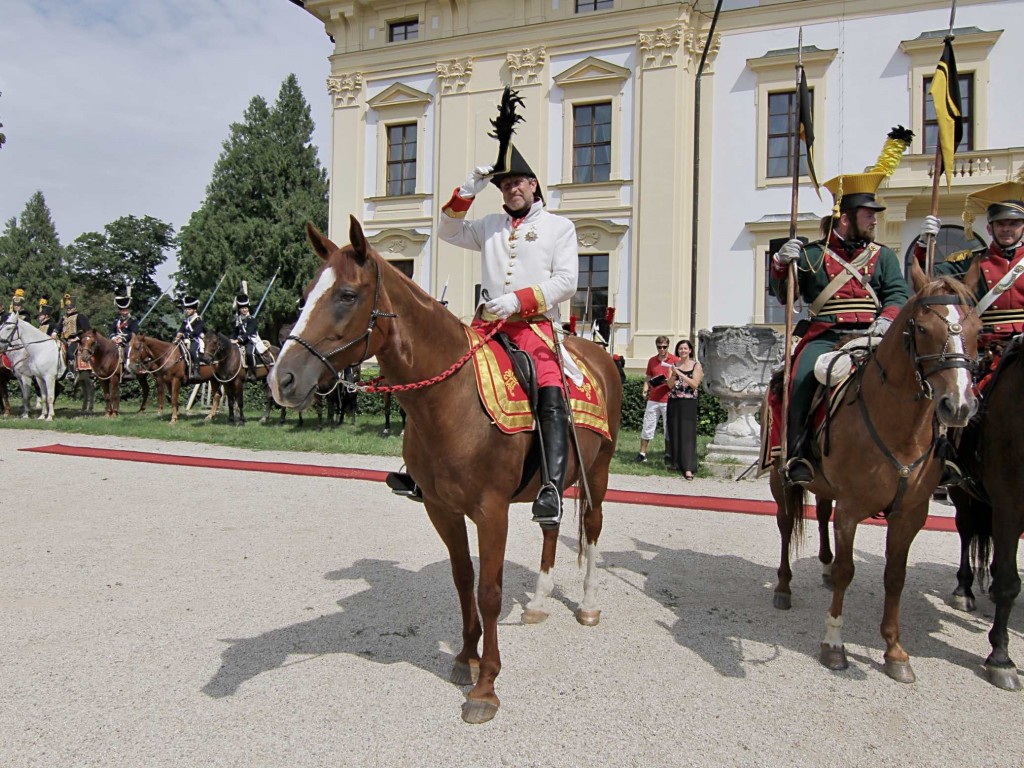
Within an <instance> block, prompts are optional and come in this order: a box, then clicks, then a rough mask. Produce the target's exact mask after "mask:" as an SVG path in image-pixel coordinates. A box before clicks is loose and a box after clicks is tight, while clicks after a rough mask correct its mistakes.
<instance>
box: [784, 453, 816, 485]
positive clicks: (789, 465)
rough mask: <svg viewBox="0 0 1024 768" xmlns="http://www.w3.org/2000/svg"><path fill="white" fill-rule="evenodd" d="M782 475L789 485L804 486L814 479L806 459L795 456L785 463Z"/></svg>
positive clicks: (812, 470)
mask: <svg viewBox="0 0 1024 768" xmlns="http://www.w3.org/2000/svg"><path fill="white" fill-rule="evenodd" d="M782 474H783V476H784V477H785V478H786V482H788V483H789V484H790V485H806V484H807V483H809V482H811V481H812V480H813V479H814V467H813V466H811V462H809V461H808V460H807V459H803V458H800V457H799V456H796V457H794V458H792V459H790V460H789V461H787V462H786V466H785V467H784V468H783V470H782Z"/></svg>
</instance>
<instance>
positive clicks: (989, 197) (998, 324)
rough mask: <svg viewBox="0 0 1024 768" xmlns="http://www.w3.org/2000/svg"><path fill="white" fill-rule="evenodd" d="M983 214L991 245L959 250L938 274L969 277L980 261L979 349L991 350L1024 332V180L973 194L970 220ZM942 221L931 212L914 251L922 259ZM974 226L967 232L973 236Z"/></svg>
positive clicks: (967, 215)
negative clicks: (971, 270) (927, 245)
mask: <svg viewBox="0 0 1024 768" xmlns="http://www.w3.org/2000/svg"><path fill="white" fill-rule="evenodd" d="M978 212H984V213H985V215H986V217H987V219H988V233H989V236H990V237H991V238H992V241H991V242H990V243H989V245H988V247H987V248H980V249H978V250H977V251H970V250H965V251H958V252H957V253H953V254H950V255H949V256H948V257H947V258H946V260H945V261H944V262H942V263H941V264H936V265H935V267H934V269H933V272H934V274H935V275H936V276H939V275H950V276H952V277H955V278H958V279H963V277H964V275H966V274H967V271H968V270H969V269H970V267H971V264H972V263H973V262H974V261H977V262H978V267H979V268H980V272H981V276H980V279H979V280H978V287H977V298H978V304H977V307H976V308H975V311H976V312H977V313H978V316H979V317H980V318H981V324H982V332H981V335H980V336H979V337H978V349H979V351H983V350H990V349H991V348H992V347H993V346H995V342H1003V341H1008V340H1009V339H1010V338H1011V337H1012V336H1014V335H1016V334H1018V333H1022V332H1024V279H1021V275H1024V184H1022V183H1021V182H1017V181H1008V182H1004V183H1002V184H996V185H995V186H992V187H988V188H987V189H983V190H981V191H980V192H975V193H974V194H972V195H968V196H967V201H966V207H965V209H964V221H965V222H971V221H973V219H974V216H975V215H976V214H977V213H978ZM940 226H941V222H940V220H939V218H938V217H937V216H926V217H925V220H924V224H922V225H921V237H920V238H919V239H918V241H917V244H916V247H915V249H914V252H915V255H916V256H917V258H918V259H919V260H921V261H922V262H923V261H924V258H925V253H926V245H925V243H926V242H927V240H926V238H927V237H928V236H929V235H932V236H934V235H936V234H938V231H939V227H940ZM972 234H973V233H972V232H970V226H969V225H968V230H967V231H966V232H965V235H966V236H967V237H968V238H970V237H971V236H972Z"/></svg>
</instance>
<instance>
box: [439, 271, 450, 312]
mask: <svg viewBox="0 0 1024 768" xmlns="http://www.w3.org/2000/svg"><path fill="white" fill-rule="evenodd" d="M451 279H452V276H451V273H450V272H449V273H448V277H446V278H445V279H444V288H442V289H441V298H440V302H441V303H442V304H444V305H445V306H446V307H447V306H448V302H446V301H445V300H444V297H445V295H447V293H448V281H449V280H451Z"/></svg>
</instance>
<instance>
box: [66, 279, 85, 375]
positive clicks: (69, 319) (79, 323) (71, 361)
mask: <svg viewBox="0 0 1024 768" xmlns="http://www.w3.org/2000/svg"><path fill="white" fill-rule="evenodd" d="M61 304H62V305H63V307H64V322H63V324H62V326H61V332H60V338H61V340H62V341H63V342H64V343H65V344H66V345H67V355H66V357H67V363H68V370H69V371H74V370H77V368H76V366H75V355H76V354H77V353H78V339H79V338H80V337H81V335H82V334H83V333H85V332H86V331H88V330H89V328H90V325H89V317H88V316H87V315H86V314H85V313H84V312H79V311H78V307H77V306H75V297H74V296H72V295H71V294H70V293H65V294H64V298H63V299H61Z"/></svg>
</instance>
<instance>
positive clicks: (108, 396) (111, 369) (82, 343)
mask: <svg viewBox="0 0 1024 768" xmlns="http://www.w3.org/2000/svg"><path fill="white" fill-rule="evenodd" d="M78 350H79V354H80V355H81V356H82V361H83V362H84V363H86V364H87V365H88V366H89V367H90V368H92V375H93V376H95V377H96V378H97V379H99V381H100V384H101V385H102V387H103V397H104V399H105V400H106V401H107V416H118V415H120V414H119V411H120V404H121V376H122V374H123V373H124V366H123V365H122V352H121V348H120V347H119V346H118V345H117V344H115V343H114V342H112V341H111V340H110V339H108V338H107V337H106V336H104V335H103V334H102V333H100V332H99V331H97V330H96V329H94V328H90V329H89V330H88V331H86V332H85V333H83V334H82V335H81V337H80V338H79V340H78ZM143 407H145V400H143Z"/></svg>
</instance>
